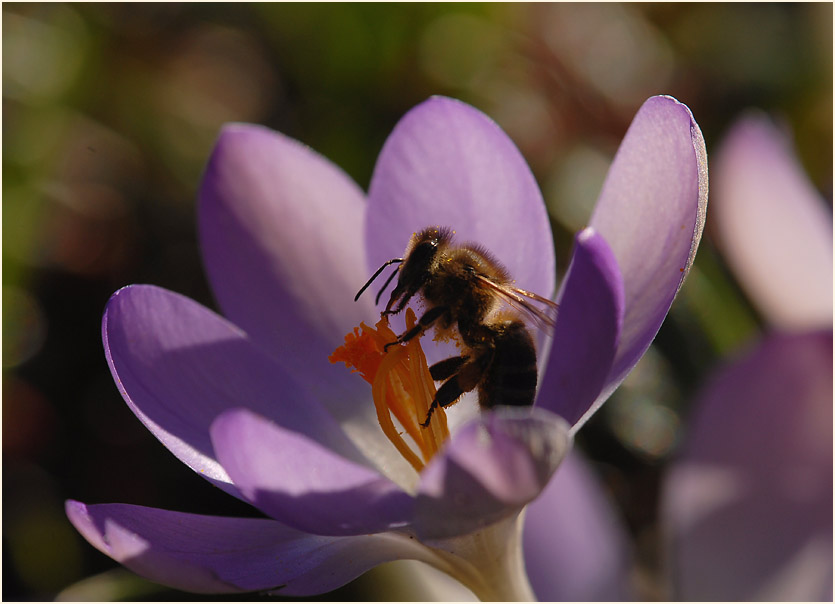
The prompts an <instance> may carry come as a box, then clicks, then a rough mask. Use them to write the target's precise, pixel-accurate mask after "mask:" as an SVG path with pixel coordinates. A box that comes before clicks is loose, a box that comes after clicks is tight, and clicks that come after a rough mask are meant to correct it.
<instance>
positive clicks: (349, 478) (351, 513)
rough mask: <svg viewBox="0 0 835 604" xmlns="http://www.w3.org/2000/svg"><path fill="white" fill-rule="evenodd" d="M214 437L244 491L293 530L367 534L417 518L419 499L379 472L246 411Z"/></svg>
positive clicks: (215, 429) (219, 426) (231, 414)
mask: <svg viewBox="0 0 835 604" xmlns="http://www.w3.org/2000/svg"><path fill="white" fill-rule="evenodd" d="M211 433H212V442H213V443H214V446H215V450H216V451H217V454H218V458H219V459H220V461H221V463H222V464H223V467H224V468H225V469H226V471H227V472H229V475H230V476H231V477H232V478H233V480H234V481H235V484H236V485H237V486H238V488H240V489H241V492H243V493H244V495H246V497H247V498H248V499H249V500H250V501H251V502H252V503H253V505H255V506H256V507H258V508H259V509H261V510H262V511H264V512H265V513H267V514H269V515H270V516H272V517H274V518H276V519H277V520H280V521H281V522H283V523H285V524H288V525H290V526H293V527H295V528H297V529H299V530H302V531H305V532H308V533H314V534H317V535H359V534H363V533H378V532H382V531H385V530H388V529H390V528H394V527H397V526H403V525H405V524H406V523H407V521H408V520H410V519H411V515H412V510H413V503H414V500H413V499H412V497H411V496H410V495H408V494H406V493H405V492H403V491H402V490H401V489H400V487H398V486H397V485H396V484H394V483H393V482H392V481H390V480H389V479H387V478H385V477H383V476H382V475H381V474H380V473H379V472H377V471H376V470H373V469H371V468H369V467H367V466H364V465H361V464H358V463H355V462H352V461H350V460H348V459H346V458H344V457H341V456H340V455H338V454H337V453H335V452H333V451H332V450H330V449H328V448H327V447H324V446H322V445H321V444H319V443H317V442H316V441H313V440H311V439H309V438H307V437H305V436H304V435H303V434H299V433H298V432H295V431H292V430H286V429H284V428H282V427H281V426H279V425H276V424H274V423H272V422H270V421H267V420H265V419H264V418H263V417H260V416H258V415H255V414H253V413H251V412H249V411H247V410H246V409H237V410H232V411H228V412H226V413H224V414H223V415H221V416H220V417H219V418H218V419H217V420H215V422H214V424H213V425H212V429H211Z"/></svg>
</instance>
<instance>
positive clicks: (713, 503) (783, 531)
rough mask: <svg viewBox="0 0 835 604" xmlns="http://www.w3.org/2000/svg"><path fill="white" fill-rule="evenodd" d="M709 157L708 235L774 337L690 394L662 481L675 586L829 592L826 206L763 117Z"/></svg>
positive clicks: (681, 592)
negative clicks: (681, 438)
mask: <svg viewBox="0 0 835 604" xmlns="http://www.w3.org/2000/svg"><path fill="white" fill-rule="evenodd" d="M716 156H717V159H716V162H715V165H716V169H715V177H714V184H715V186H714V192H715V196H714V201H713V204H714V205H713V210H712V211H713V213H714V216H713V225H714V227H715V233H716V235H717V238H718V242H717V243H718V244H719V246H720V247H721V248H722V250H723V252H724V255H725V258H726V259H727V261H728V264H729V265H730V266H731V267H732V268H733V270H734V271H735V273H736V275H737V277H738V279H739V281H740V283H741V284H742V286H743V287H744V288H745V290H746V291H747V293H748V294H749V296H750V298H751V300H752V302H753V303H754V305H755V306H756V307H757V308H759V310H760V311H761V312H762V314H763V316H764V318H765V320H766V322H767V323H769V324H770V326H771V329H770V332H771V333H770V334H767V335H766V336H765V338H764V339H763V340H762V341H760V342H759V343H757V344H756V345H754V346H753V347H752V348H751V349H750V350H748V351H747V352H745V353H744V354H743V355H742V356H741V358H739V359H738V360H736V361H735V362H733V363H731V364H729V365H727V366H725V367H724V368H722V369H720V370H719V371H718V372H717V373H716V374H715V375H713V376H712V378H711V379H710V380H709V381H708V383H707V385H706V386H705V388H704V390H703V391H702V393H701V394H700V395H699V396H698V398H697V399H696V402H695V404H694V411H693V417H692V419H691V421H690V424H689V434H688V435H687V438H686V441H685V444H684V447H683V450H682V452H681V455H680V459H678V461H677V462H676V463H674V464H673V466H672V468H671V470H670V472H669V475H668V477H667V481H666V485H665V489H664V501H663V512H664V517H665V522H666V531H665V532H666V545H667V548H668V554H667V557H668V566H669V568H668V570H669V573H670V578H671V583H672V586H673V589H674V592H675V596H676V597H678V598H682V599H685V600H804V601H805V600H831V599H832V562H833V559H832V546H833V543H832V487H833V484H832V471H833V466H832V216H831V213H830V212H829V211H827V209H826V205H825V203H824V202H823V200H822V199H821V197H820V196H819V195H818V194H817V193H816V192H815V190H814V188H813V186H812V184H811V183H810V182H809V180H808V178H807V177H806V176H805V174H804V173H803V171H802V170H801V168H800V165H799V162H798V161H797V159H796V157H795V156H794V155H793V153H792V151H791V149H790V143H789V141H788V138H787V137H786V136H785V135H783V134H782V133H781V132H779V131H778V130H777V129H776V128H775V127H774V125H773V124H771V123H770V122H769V121H768V120H767V119H766V118H765V117H763V116H748V117H745V118H743V119H741V120H740V121H739V122H738V123H737V124H736V125H735V126H734V127H733V128H732V129H731V130H730V132H729V133H728V135H727V137H726V139H725V141H724V143H723V145H722V146H721V148H720V150H719V151H718V152H717V155H716Z"/></svg>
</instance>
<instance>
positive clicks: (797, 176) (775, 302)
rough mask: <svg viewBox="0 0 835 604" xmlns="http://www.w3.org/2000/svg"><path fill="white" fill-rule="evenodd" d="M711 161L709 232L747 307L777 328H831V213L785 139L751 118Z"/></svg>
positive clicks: (740, 124) (768, 125)
mask: <svg viewBox="0 0 835 604" xmlns="http://www.w3.org/2000/svg"><path fill="white" fill-rule="evenodd" d="M716 157H717V160H716V162H715V166H716V169H715V178H714V179H713V181H714V187H713V192H714V195H713V200H714V201H713V212H715V213H716V214H715V215H714V217H713V225H714V227H715V231H714V232H715V234H716V237H717V242H718V244H719V245H720V246H721V247H722V251H723V253H724V256H725V258H726V259H727V261H728V263H729V264H730V266H731V267H732V268H733V269H734V273H735V274H736V276H737V278H738V279H739V281H740V283H741V284H742V285H743V287H745V289H746V291H747V292H748V294H749V296H750V298H751V300H752V302H753V303H754V304H756V305H757V307H758V308H759V309H760V310H761V311H762V312H763V314H764V315H765V316H766V318H767V319H768V320H769V321H770V322H771V323H773V324H774V325H777V326H779V327H784V328H790V329H798V328H800V329H805V328H819V327H823V326H828V325H832V213H831V212H830V211H829V210H828V209H827V207H826V204H825V203H824V201H823V199H822V198H821V196H820V194H819V193H818V192H817V191H816V190H815V188H814V187H813V186H812V183H811V182H810V181H809V178H808V177H807V176H806V174H805V173H804V172H803V168H802V167H801V166H800V164H799V162H798V160H797V157H796V156H795V155H794V153H793V152H792V150H791V144H790V142H789V140H788V137H786V136H785V135H784V134H783V133H782V132H779V131H778V130H777V129H776V128H775V127H774V125H773V124H772V123H771V122H770V121H769V120H768V119H767V118H766V117H764V116H759V115H751V116H749V117H747V118H743V119H741V120H740V121H738V122H737V123H736V125H735V126H734V127H733V128H731V131H730V133H729V134H728V135H727V138H726V139H725V141H724V143H723V145H722V147H721V149H720V151H719V152H718V153H717V154H716Z"/></svg>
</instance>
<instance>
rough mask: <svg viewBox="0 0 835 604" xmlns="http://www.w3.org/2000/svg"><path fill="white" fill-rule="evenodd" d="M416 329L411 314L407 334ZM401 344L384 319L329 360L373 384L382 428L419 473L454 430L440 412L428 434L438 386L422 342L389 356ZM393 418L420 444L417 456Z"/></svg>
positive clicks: (357, 331) (359, 330) (356, 333)
mask: <svg viewBox="0 0 835 604" xmlns="http://www.w3.org/2000/svg"><path fill="white" fill-rule="evenodd" d="M414 325H415V313H414V312H413V311H412V309H411V308H408V309H406V328H407V329H411V328H412V327H413V326H414ZM396 339H397V334H395V333H394V332H393V331H392V330H391V328H390V327H389V324H388V318H387V317H383V318H381V319H380V320H379V321H378V322H377V324H376V325H375V326H374V327H373V328H372V327H369V326H368V325H366V324H365V323H361V324H360V326H359V327H355V328H354V330H353V331H352V332H351V333H349V334H347V335H346V336H345V343H344V344H343V345H342V346H340V347H339V348H337V349H336V350H334V351H333V354H332V355H331V356H330V357H328V360H329V361H330V362H331V363H339V362H342V363H345V365H346V366H348V367H349V368H351V370H352V371H355V372H358V373H359V374H360V375H361V376H362V377H363V379H365V381H367V382H368V383H370V384H371V396H372V398H373V399H374V406H375V408H376V410H377V420H378V421H379V422H380V427H381V428H382V430H383V432H384V433H385V435H386V436H387V437H388V439H389V440H390V441H391V442H392V444H393V445H394V446H395V447H396V448H397V450H398V451H399V452H400V454H401V455H402V456H403V457H404V458H405V459H406V460H407V461H408V462H409V463H410V464H412V467H414V468H415V470H417V471H418V472H419V471H420V470H422V469H423V466H424V465H425V464H426V463H427V462H428V461H429V460H430V459H431V458H432V456H433V455H435V453H437V452H438V450H439V449H440V448H441V445H442V444H443V442H444V441H445V440H446V439H447V437H448V436H449V430H448V428H447V423H446V414H445V413H444V410H443V408H438V409H436V410H435V412H434V414H433V416H432V422H431V423H430V424H429V427H428V428H423V427H422V426H421V425H420V424H421V423H422V422H424V421H426V416H427V414H428V412H429V405H430V404H431V403H432V401H433V400H434V398H435V382H434V381H432V376H431V375H430V374H429V367H428V366H427V364H426V357H425V356H424V354H423V349H422V348H421V346H420V338H412V339H411V340H409V341H408V342H406V343H405V344H398V345H396V346H389V349H388V352H384V349H385V345H386V344H388V343H390V342H394V341H395V340H396ZM392 416H394V418H395V419H397V421H398V422H399V423H400V425H401V426H402V427H403V430H404V431H405V432H406V434H407V435H408V436H409V437H410V439H411V440H412V442H413V443H414V444H415V446H416V447H417V449H418V451H417V452H415V451H414V450H413V449H412V447H410V446H409V444H408V443H407V442H406V441H405V440H404V439H403V437H402V436H401V432H398V430H397V428H396V427H395V425H394V422H393V421H392ZM418 453H419V455H418Z"/></svg>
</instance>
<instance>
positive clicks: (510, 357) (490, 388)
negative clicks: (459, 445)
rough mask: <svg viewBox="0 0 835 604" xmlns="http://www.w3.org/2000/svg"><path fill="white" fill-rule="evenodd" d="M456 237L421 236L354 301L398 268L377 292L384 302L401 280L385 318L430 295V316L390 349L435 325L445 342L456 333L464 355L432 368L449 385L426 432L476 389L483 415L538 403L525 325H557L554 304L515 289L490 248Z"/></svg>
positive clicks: (434, 232)
mask: <svg viewBox="0 0 835 604" xmlns="http://www.w3.org/2000/svg"><path fill="white" fill-rule="evenodd" d="M452 239H453V231H452V230H451V229H448V228H442V227H428V228H425V229H423V230H422V231H420V232H418V233H415V234H414V235H412V238H411V240H410V242H409V245H408V247H407V248H406V252H405V254H404V256H403V258H392V259H391V260H389V261H387V262H385V263H384V264H383V265H382V266H381V267H380V268H379V269H378V270H377V272H375V273H374V275H373V276H372V277H371V279H369V280H368V282H367V283H366V284H365V285H364V286H363V287H362V289H360V291H359V292H358V293H357V295H356V297H355V298H354V300H355V301H356V300H358V299H359V297H360V296H361V295H362V293H363V292H364V291H365V290H366V289H367V288H368V287H369V286H370V285H371V283H372V282H373V281H374V280H375V279H376V278H377V277H378V276H379V275H380V273H382V272H383V270H384V269H385V268H386V267H387V266H390V265H392V264H395V263H399V264H400V266H399V267H398V268H397V270H396V271H395V272H394V273H392V274H391V275H390V276H389V278H388V279H387V280H386V282H385V284H384V285H383V287H382V289H381V290H380V292H379V293H378V294H377V302H378V303H379V301H380V296H381V295H382V293H383V291H385V289H386V288H387V287H388V285H389V283H391V281H392V279H393V278H394V276H395V275H397V285H396V286H395V287H394V290H393V291H392V293H391V297H390V298H389V301H388V304H386V309H385V310H384V311H383V312H382V315H396V314H397V313H399V312H401V311H402V310H403V309H404V308H405V307H406V305H407V304H408V303H409V300H411V299H412V297H414V296H415V295H416V294H420V295H421V296H422V297H423V300H424V302H425V303H426V310H425V312H424V313H423V315H422V316H421V318H420V319H419V320H418V322H417V324H416V325H415V326H414V327H413V328H412V329H409V330H407V331H405V332H404V333H402V334H401V335H400V336H398V338H397V339H396V340H395V341H393V342H389V343H388V344H386V346H385V349H386V350H388V348H389V347H390V346H395V345H397V344H401V343H404V342H408V341H409V340H411V339H412V338H414V337H418V336H421V335H422V334H423V332H425V331H426V330H427V329H429V328H431V327H435V329H436V333H437V334H438V335H439V336H441V337H444V336H448V335H451V332H452V330H454V329H456V328H457V331H458V335H459V336H460V343H461V349H462V351H461V352H462V353H461V354H460V355H458V356H454V357H451V358H448V359H445V360H443V361H439V362H437V363H435V364H434V365H432V366H431V367H430V368H429V373H430V375H431V376H432V379H433V380H435V381H436V382H443V384H442V385H441V386H440V388H438V391H437V394H436V395H435V399H434V400H433V401H432V404H431V405H430V407H429V412H428V413H427V416H426V421H424V422H423V423H422V424H421V425H422V426H423V427H424V428H426V427H428V426H429V421H430V420H431V418H432V413H433V412H434V411H435V409H436V408H437V407H438V406H441V407H447V406H448V405H451V404H453V403H454V402H456V401H457V400H458V399H459V398H460V397H461V396H462V395H463V394H465V393H467V392H470V391H472V390H474V389H475V388H476V387H477V388H478V404H479V407H480V408H481V409H482V410H486V409H491V408H493V407H495V406H496V405H514V406H527V405H533V402H534V397H535V395H536V384H537V367H536V347H535V345H534V340H533V337H532V335H531V333H530V331H529V330H528V327H527V325H526V323H525V320H528V321H530V322H532V323H533V324H534V325H535V326H537V327H539V328H540V329H547V328H549V327H553V326H554V323H555V321H556V311H557V308H558V307H557V304H556V303H554V302H552V301H551V300H549V299H547V298H543V297H542V296H539V295H537V294H534V293H532V292H529V291H525V290H523V289H519V288H518V287H515V286H513V285H512V280H511V277H510V274H509V273H508V271H507V270H506V269H505V268H504V267H503V266H502V265H501V264H500V263H499V262H498V261H497V260H496V259H495V258H493V257H492V255H491V254H490V253H489V252H488V251H487V250H486V249H484V248H483V247H481V246H479V245H475V244H464V245H456V244H454V243H453V241H452ZM533 302H536V303H538V304H540V305H542V307H543V308H539V307H537V306H535V305H534V304H533Z"/></svg>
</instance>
